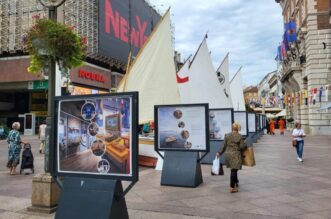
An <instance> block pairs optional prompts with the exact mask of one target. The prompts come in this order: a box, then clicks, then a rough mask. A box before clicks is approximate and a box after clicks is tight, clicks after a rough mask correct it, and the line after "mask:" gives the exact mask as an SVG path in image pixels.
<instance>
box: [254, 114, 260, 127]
mask: <svg viewBox="0 0 331 219" xmlns="http://www.w3.org/2000/svg"><path fill="white" fill-rule="evenodd" d="M255 121H256V128H257V130H258V131H260V130H261V127H260V116H259V114H256V120H255Z"/></svg>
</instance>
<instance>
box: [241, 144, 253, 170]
mask: <svg viewBox="0 0 331 219" xmlns="http://www.w3.org/2000/svg"><path fill="white" fill-rule="evenodd" d="M242 164H243V165H244V166H248V167H253V166H255V165H256V163H255V157H254V150H253V147H247V148H246V149H245V150H244V151H243V153H242Z"/></svg>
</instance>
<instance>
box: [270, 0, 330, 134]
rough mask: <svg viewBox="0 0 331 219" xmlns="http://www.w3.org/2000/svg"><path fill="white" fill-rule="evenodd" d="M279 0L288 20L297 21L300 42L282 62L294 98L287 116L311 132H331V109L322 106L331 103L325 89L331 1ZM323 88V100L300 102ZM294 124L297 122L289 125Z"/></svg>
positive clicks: (284, 78) (285, 83)
mask: <svg viewBox="0 0 331 219" xmlns="http://www.w3.org/2000/svg"><path fill="white" fill-rule="evenodd" d="M276 2H277V3H279V4H280V6H281V7H282V9H283V18H284V23H285V22H289V21H290V20H294V21H295V22H296V26H297V36H298V41H297V43H294V44H293V45H291V46H290V51H288V52H287V60H286V61H285V62H283V63H282V66H281V71H280V77H281V82H282V85H283V87H284V89H285V93H287V94H290V95H291V96H292V101H293V99H294V101H293V102H292V104H289V105H290V106H289V105H288V106H287V119H293V120H294V121H295V120H298V121H301V123H302V124H303V127H304V129H305V130H306V132H307V133H309V134H313V135H318V134H330V133H331V111H330V110H328V111H325V110H324V111H319V109H320V108H321V107H323V106H325V105H326V104H327V103H328V102H330V92H325V89H326V88H327V87H330V86H329V85H330V84H331V47H330V44H331V24H330V22H331V21H330V7H331V0H276ZM324 45H326V48H325V47H324ZM321 87H322V89H323V93H322V94H323V95H324V96H323V98H322V99H321V102H320V101H315V102H314V103H313V102H310V101H308V104H306V103H305V101H302V102H301V103H300V101H297V99H298V98H300V97H301V98H300V99H301V100H302V99H303V97H307V94H308V96H309V95H310V92H311V91H312V90H314V89H315V90H316V89H318V90H319V89H320V88H321ZM300 95H301V96H300ZM293 97H294V98H293ZM315 97H316V94H315ZM308 98H310V97H308ZM291 125H292V126H293V122H292V123H291V124H289V127H291Z"/></svg>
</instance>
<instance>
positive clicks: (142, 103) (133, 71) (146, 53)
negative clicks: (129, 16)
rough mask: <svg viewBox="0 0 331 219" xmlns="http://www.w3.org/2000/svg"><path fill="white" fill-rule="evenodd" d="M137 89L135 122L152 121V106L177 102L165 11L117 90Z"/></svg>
mask: <svg viewBox="0 0 331 219" xmlns="http://www.w3.org/2000/svg"><path fill="white" fill-rule="evenodd" d="M126 91H138V92H139V123H140V124H142V123H146V122H149V121H152V120H154V105H162V104H178V103H180V97H179V91H178V85H177V82H176V68H175V62H174V51H173V49H172V37H171V28H170V12H169V10H168V11H167V12H166V13H165V14H164V16H163V17H162V18H161V19H160V21H159V23H158V25H157V26H156V28H155V29H154V30H153V32H152V33H151V35H150V36H149V38H148V40H147V41H146V43H145V45H144V46H143V48H141V50H140V51H139V53H138V55H137V57H136V58H135V60H134V61H133V63H132V65H131V66H130V67H129V68H128V71H127V73H126V75H125V77H124V78H123V79H122V81H121V83H120V85H119V86H118V88H117V92H126Z"/></svg>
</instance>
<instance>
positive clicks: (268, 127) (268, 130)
mask: <svg viewBox="0 0 331 219" xmlns="http://www.w3.org/2000/svg"><path fill="white" fill-rule="evenodd" d="M266 126H267V134H268V135H269V134H270V120H269V119H267V125H266Z"/></svg>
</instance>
